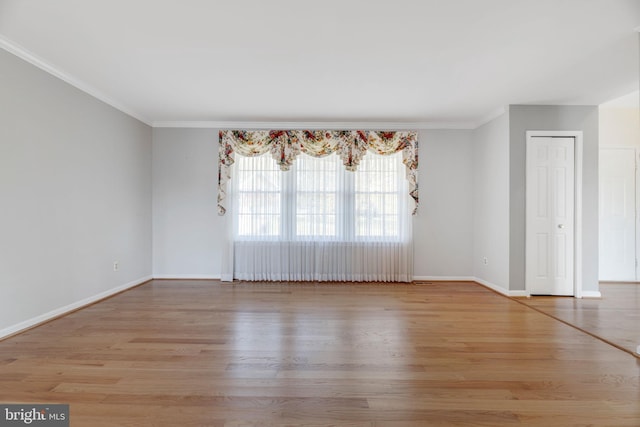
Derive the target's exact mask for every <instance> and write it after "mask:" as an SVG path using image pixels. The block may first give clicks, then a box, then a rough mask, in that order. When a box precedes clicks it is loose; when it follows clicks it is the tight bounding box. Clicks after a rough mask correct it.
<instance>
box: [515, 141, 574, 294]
mask: <svg viewBox="0 0 640 427" xmlns="http://www.w3.org/2000/svg"><path fill="white" fill-rule="evenodd" d="M534 137H551V138H553V137H570V138H571V137H572V138H574V141H575V142H574V144H575V145H574V149H575V152H574V155H575V160H574V161H575V170H574V174H575V179H574V183H575V197H574V201H575V206H574V215H575V230H574V240H575V242H574V245H575V246H574V275H573V296H574V297H575V298H582V297H583V291H582V165H583V151H584V150H583V141H582V138H583V132H582V131H562V130H528V131H526V140H525V144H527V145H528V144H529V141H530V139H531V138H534ZM525 213H526V209H525ZM525 256H526V253H525ZM525 277H526V273H525ZM525 287H526V280H525ZM526 291H527V293H529V290H528V289H527V290H526Z"/></svg>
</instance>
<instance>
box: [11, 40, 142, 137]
mask: <svg viewBox="0 0 640 427" xmlns="http://www.w3.org/2000/svg"><path fill="white" fill-rule="evenodd" d="M0 48H2V49H4V50H6V51H7V52H9V53H11V54H13V55H15V56H17V57H18V58H21V59H23V60H25V61H27V62H28V63H30V64H31V65H34V66H36V67H38V68H40V69H41V70H43V71H45V72H47V73H49V74H51V75H52V76H54V77H57V78H59V79H60V80H62V81H64V82H66V83H68V84H70V85H71V86H73V87H75V88H77V89H79V90H81V91H82V92H85V93H86V94H88V95H91V96H92V97H94V98H96V99H98V100H100V101H102V102H104V103H105V104H107V105H110V106H111V107H113V108H115V109H117V110H119V111H121V112H123V113H125V114H126V115H128V116H131V117H133V118H134V119H137V120H139V121H141V122H142V123H145V124H146V125H149V126H151V121H150V120H148V119H147V118H145V117H144V116H142V115H141V114H138V112H136V111H134V110H132V109H131V108H129V107H127V106H125V105H123V104H121V103H120V102H118V101H116V100H115V99H113V98H111V97H109V96H107V95H105V94H104V93H102V92H100V91H99V90H97V89H95V88H94V87H92V86H90V85H88V84H87V83H85V82H83V81H82V80H80V79H77V78H75V77H73V76H72V75H70V74H68V73H66V72H65V71H63V70H61V69H60V68H58V67H56V66H55V65H53V64H51V63H49V62H47V61H45V60H44V59H42V58H40V57H39V56H37V55H36V54H34V53H31V52H29V51H28V50H27V49H25V48H24V47H22V46H20V45H19V44H18V43H16V42H14V41H13V40H10V39H8V38H6V37H5V36H3V35H0Z"/></svg>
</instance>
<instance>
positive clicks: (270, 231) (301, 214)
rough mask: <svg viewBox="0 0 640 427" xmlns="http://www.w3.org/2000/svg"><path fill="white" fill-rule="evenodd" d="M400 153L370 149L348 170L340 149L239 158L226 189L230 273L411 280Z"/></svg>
mask: <svg viewBox="0 0 640 427" xmlns="http://www.w3.org/2000/svg"><path fill="white" fill-rule="evenodd" d="M405 174H406V168H405V166H404V165H403V163H402V153H401V152H398V153H396V154H393V155H388V156H381V155H377V154H373V153H367V155H365V156H364V158H363V159H362V160H361V162H360V165H359V166H358V170H357V171H355V172H351V171H347V170H346V169H345V167H344V166H343V164H342V161H341V159H340V158H339V156H338V155H337V154H335V153H334V154H331V155H328V156H325V157H311V156H308V155H306V154H300V155H299V156H298V157H297V159H296V161H295V162H294V164H293V165H292V167H291V169H290V170H289V171H281V170H280V168H279V167H278V165H277V164H276V162H275V161H274V160H273V158H272V156H271V155H269V154H268V153H267V154H264V155H261V156H256V157H238V158H236V160H235V164H234V169H233V178H232V179H231V182H232V186H231V189H230V194H231V196H232V197H231V199H232V205H231V212H230V213H231V215H229V216H230V217H231V218H233V220H232V222H233V225H232V227H231V228H232V233H233V261H232V262H231V261H230V262H229V264H228V265H229V268H231V265H232V266H233V267H232V268H233V277H234V278H237V279H241V280H281V281H298V280H312V281H334V280H335V281H389V282H390V281H402V282H409V281H411V280H412V277H413V242H412V237H411V236H412V233H411V222H412V219H411V203H412V202H411V200H410V197H409V191H408V188H407V180H406V178H405Z"/></svg>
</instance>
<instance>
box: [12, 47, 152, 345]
mask: <svg viewBox="0 0 640 427" xmlns="http://www.w3.org/2000/svg"><path fill="white" fill-rule="evenodd" d="M0 200H2V208H1V209H0V295H2V298H0V335H4V334H7V333H11V332H12V331H14V330H15V329H16V328H20V327H26V326H29V324H30V323H32V322H33V321H37V320H39V319H40V320H42V319H41V318H42V317H43V316H44V315H46V314H47V313H51V312H57V311H60V310H61V309H65V308H67V309H68V308H69V306H73V305H74V304H78V303H79V302H82V301H86V300H87V299H91V298H92V297H95V296H97V295H100V294H104V293H108V292H109V291H110V290H113V289H115V288H119V287H122V286H123V285H127V284H130V283H132V282H135V281H138V280H141V279H143V278H145V277H149V276H150V275H151V129H150V127H149V126H147V125H145V124H143V123H141V122H139V121H137V120H135V119H132V118H131V117H129V116H127V115H125V114H123V113H121V112H119V111H117V110H115V109H114V108H112V107H110V106H108V105H106V104H104V103H102V102H100V101H98V100H96V99H95V98H93V97H91V96H89V95H87V94H85V93H83V92H81V91H79V90H77V89H75V88H74V87H72V86H70V85H68V84H67V83H65V82H63V81H61V80H59V79H58V78H56V77H53V76H51V75H50V74H47V73H46V72H44V71H42V70H40V69H38V68H36V67H34V66H33V65H31V64H28V63H26V62H24V61H23V60H21V59H19V58H18V57H16V56H14V55H12V54H10V53H8V52H6V51H4V50H1V49H0ZM114 261H119V263H120V270H119V271H117V272H114V271H113V262H114ZM44 317H46V316H44Z"/></svg>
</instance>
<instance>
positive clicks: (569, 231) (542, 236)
mask: <svg viewBox="0 0 640 427" xmlns="http://www.w3.org/2000/svg"><path fill="white" fill-rule="evenodd" d="M526 141H527V147H526V189H525V192H526V210H525V212H526V220H525V221H526V236H525V241H526V249H525V251H526V262H525V288H526V291H527V293H528V294H529V295H561V296H575V297H581V296H582V295H581V286H580V283H581V280H580V277H579V276H580V271H581V269H580V268H579V265H580V264H581V251H580V244H579V241H580V236H581V221H580V218H581V215H580V212H581V209H580V206H581V199H582V185H581V181H582V180H581V177H582V168H581V165H582V133H581V132H559V131H546V132H545V131H529V132H527V140H526Z"/></svg>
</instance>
